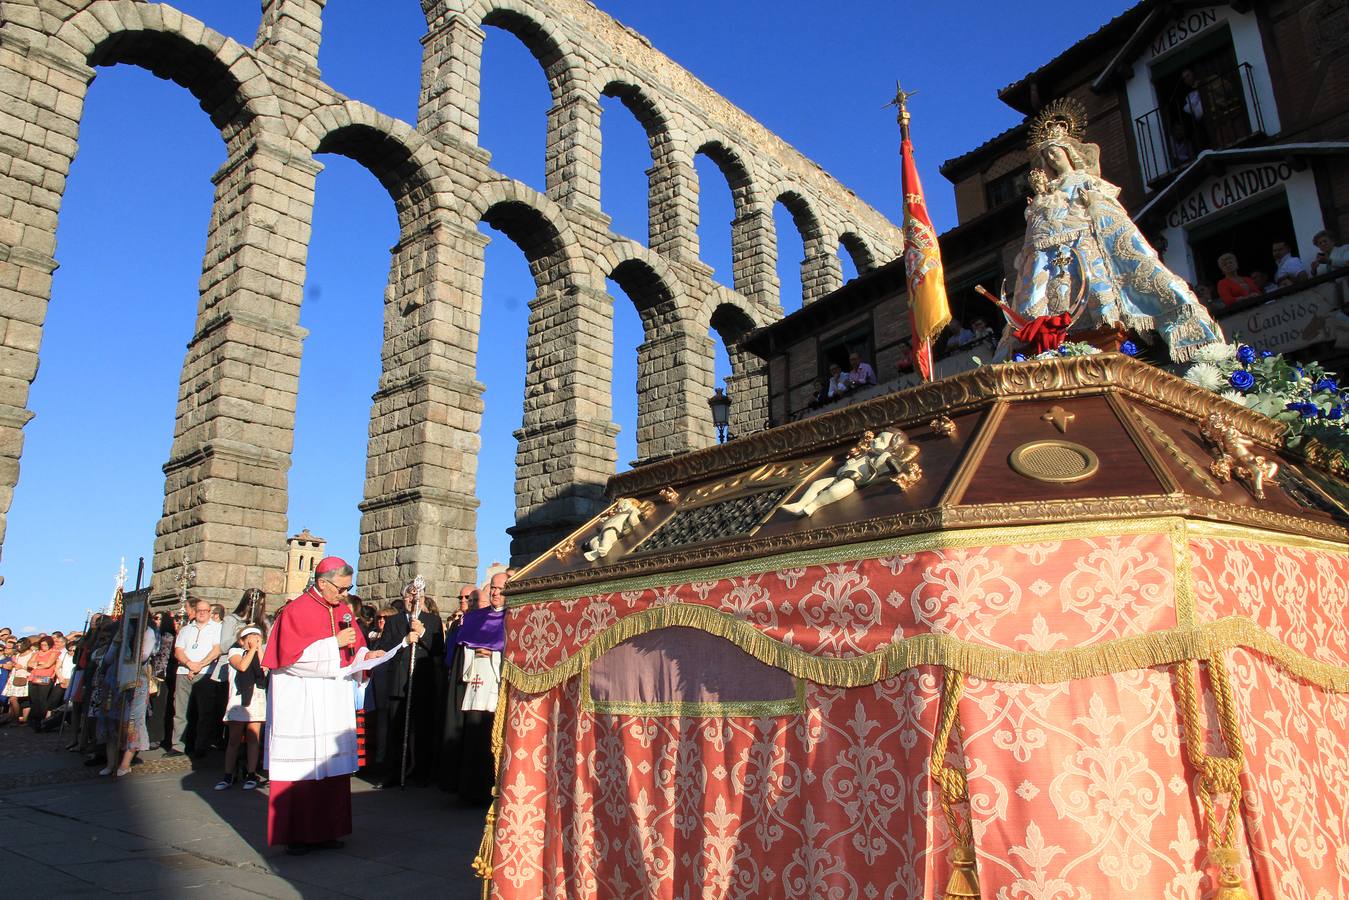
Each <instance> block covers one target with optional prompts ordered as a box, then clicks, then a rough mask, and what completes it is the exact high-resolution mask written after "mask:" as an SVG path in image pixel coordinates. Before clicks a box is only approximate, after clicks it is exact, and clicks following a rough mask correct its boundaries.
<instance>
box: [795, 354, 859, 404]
mask: <svg viewBox="0 0 1349 900" xmlns="http://www.w3.org/2000/svg"><path fill="white" fill-rule="evenodd" d="M871 384H876V370H875V369H873V368H872V367H871V363H869V362H866V361H865V360H864V359H862V354H861V353H858V352H857V351H856V350H854V351H851V352H850V353H849V354H848V369H847V370H844V368H843V367H842V366H841V365H839V364H838V363H830V364H829V375H828V377H825V378H821V379H820V380H819V381H817V382H816V383H815V393H814V394H813V395H812V396H811V398H810V403H809V408H810V409H819V408H821V407H823V406H828V405H829V404H831V403H835V402H837V401H839V400H841V399H843V398H844V397H846V396H847V395H848V394H851V393H855V392H856V391H858V390H861V389H862V388H864V387H866V386H867V385H871Z"/></svg>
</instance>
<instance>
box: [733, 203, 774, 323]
mask: <svg viewBox="0 0 1349 900" xmlns="http://www.w3.org/2000/svg"><path fill="white" fill-rule="evenodd" d="M777 263H778V256H777V246H776V239H775V238H774V231H773V216H772V213H771V211H767V212H766V211H764V210H759V209H751V210H746V211H745V212H742V213H740V214H739V215H738V216H736V217H735V218H734V219H733V220H731V271H732V274H733V276H734V279H735V283H734V287H735V289H736V291H738V292H739V293H740V294H742V295H743V296H745V297H746V298H747V299H749V300H750V301H751V302H753V303H754V304H755V305H756V306H759V307H761V308H763V309H774V308H777V309H780V308H781V302H780V301H779V299H778V295H779V292H780V291H781V284H780V283H779V282H778V269H777Z"/></svg>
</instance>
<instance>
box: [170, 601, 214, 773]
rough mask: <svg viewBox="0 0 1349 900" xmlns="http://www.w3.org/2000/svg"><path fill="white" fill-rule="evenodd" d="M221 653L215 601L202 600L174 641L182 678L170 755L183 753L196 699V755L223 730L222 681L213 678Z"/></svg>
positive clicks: (175, 701)
mask: <svg viewBox="0 0 1349 900" xmlns="http://www.w3.org/2000/svg"><path fill="white" fill-rule="evenodd" d="M219 656H220V623H219V622H212V621H211V604H210V603H208V602H207V601H205V600H198V601H197V602H196V605H195V606H194V607H193V617H192V621H191V622H188V623H187V624H186V625H184V626H183V629H182V631H180V632H178V638H177V640H176V641H175V642H174V645H173V658H174V659H176V660H178V678H177V680H176V681H175V682H174V686H173V737H172V738H171V739H170V745H169V750H168V753H167V754H165V755H167V756H181V755H182V754H183V753H185V752H186V749H185V748H184V747H183V732H184V731H186V730H187V707H188V704H189V703H191V702H193V701H194V700H195V701H196V704H197V735H196V741H195V742H194V743H195V745H196V747H195V750H194V752H193V754H192V755H193V756H197V757H200V756H204V755H206V752H207V751H208V750H210V749H211V742H212V740H213V739H214V738H215V736H216V734H217V733H219V731H220V722H221V714H222V711H221V709H220V706H221V705H222V703H221V701H222V700H223V699H224V698H223V697H219V696H218V695H219V694H220V691H219V690H218V689H219V688H220V687H221V685H220V684H219V683H218V682H217V681H215V680H214V679H213V678H211V672H212V671H213V668H214V665H215V661H216V659H217V658H219Z"/></svg>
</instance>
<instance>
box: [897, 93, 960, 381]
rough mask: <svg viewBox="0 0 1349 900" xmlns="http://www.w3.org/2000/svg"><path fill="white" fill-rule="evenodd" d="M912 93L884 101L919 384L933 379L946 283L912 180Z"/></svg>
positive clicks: (947, 317)
mask: <svg viewBox="0 0 1349 900" xmlns="http://www.w3.org/2000/svg"><path fill="white" fill-rule="evenodd" d="M917 93H918V92H917V91H906V90H904V88H903V87H901V86H900V84H899V82H895V99H894V100H892V101H890V104H889V105H891V106H894V107H895V108H896V110H897V114H896V116H895V120H896V121H897V122H898V123H899V137H900V144H899V156H900V172H901V176H900V183H901V190H902V192H903V195H904V271H905V275H906V276H907V279H908V288H909V293H908V300H909V331H910V338H909V339H910V341H911V342H912V344H913V359H914V368H916V369H917V370H918V373H919V375H920V376H921V377H922V378H923V380H924V381H931V380H932V377H933V374H934V373H933V360H932V339H933V338H934V337H936V336H937V335H939V334H941V331H942V329H943V328H945V327H946V325H947V323H948V322H950V321H951V310H950V304H949V303H948V301H947V298H946V279H945V276H944V275H943V270H942V263H941V247H940V245H939V243H938V241H937V232H936V230H935V229H934V228H933V227H932V218H931V216H929V215H928V211H927V201H926V200H925V199H924V198H923V185H922V183H921V182H920V181H919V179H918V167H917V165H916V164H915V163H914V159H913V143H912V141H911V140H910V138H909V98H910V97H912V96H914V95H915V94H917Z"/></svg>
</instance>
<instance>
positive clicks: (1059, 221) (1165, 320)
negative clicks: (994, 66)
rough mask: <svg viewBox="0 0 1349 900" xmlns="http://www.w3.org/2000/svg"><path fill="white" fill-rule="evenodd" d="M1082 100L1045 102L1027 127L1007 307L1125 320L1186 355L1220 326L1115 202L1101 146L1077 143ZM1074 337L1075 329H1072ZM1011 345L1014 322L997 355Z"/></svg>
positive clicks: (1083, 323)
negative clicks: (1027, 192) (1025, 177)
mask: <svg viewBox="0 0 1349 900" xmlns="http://www.w3.org/2000/svg"><path fill="white" fill-rule="evenodd" d="M1085 126H1086V116H1085V113H1084V111H1083V109H1082V106H1081V104H1079V103H1077V102H1076V101H1073V100H1068V99H1063V100H1057V101H1055V102H1054V103H1051V104H1050V105H1049V106H1048V107H1046V108H1045V110H1044V111H1043V112H1041V113H1040V114H1039V115H1038V116H1037V117H1036V118H1035V120H1034V121H1033V122H1032V123H1031V126H1030V156H1031V163H1032V165H1034V166H1036V167H1037V168H1035V169H1033V170H1032V171H1031V176H1030V181H1031V185H1032V189H1033V190H1034V191H1035V196H1034V197H1033V198H1032V199H1031V200H1030V202H1029V204H1028V205H1027V207H1026V238H1025V242H1024V243H1023V245H1022V247H1021V252H1020V253H1019V254H1018V255H1017V258H1016V263H1015V265H1016V269H1017V274H1016V282H1015V285H1014V289H1013V296H1012V299H1011V303H1010V305H1011V308H1012V309H1013V310H1015V311H1016V312H1017V313H1018V314H1020V315H1021V316H1023V317H1024V318H1026V319H1028V320H1030V319H1034V318H1036V317H1038V316H1053V315H1057V314H1060V313H1071V314H1072V315H1073V323H1072V325H1071V331H1072V332H1081V331H1091V330H1095V329H1098V328H1103V327H1112V326H1115V325H1123V326H1124V327H1126V328H1130V329H1133V330H1134V331H1135V332H1137V334H1138V336H1139V337H1141V338H1143V339H1144V340H1151V339H1152V338H1153V335H1157V336H1160V337H1161V339H1162V340H1163V341H1164V342H1165V343H1166V347H1167V351H1168V353H1169V355H1170V357H1171V359H1172V360H1174V361H1176V362H1188V361H1190V360H1192V359H1193V358H1194V354H1195V352H1196V351H1197V350H1198V349H1199V348H1200V347H1203V346H1205V345H1206V344H1212V343H1222V342H1223V337H1222V332H1221V330H1220V329H1219V328H1218V325H1217V323H1215V322H1214V321H1213V319H1212V317H1211V316H1210V315H1209V313H1208V310H1206V309H1205V308H1204V307H1203V305H1202V304H1200V302H1199V300H1198V299H1197V298H1196V297H1195V295H1194V293H1193V292H1192V291H1191V290H1190V288H1189V287H1188V286H1187V285H1186V283H1185V281H1184V279H1182V278H1180V277H1178V276H1177V275H1175V274H1174V273H1173V272H1171V271H1170V270H1168V269H1167V268H1166V267H1165V266H1164V265H1162V263H1161V260H1159V259H1158V257H1157V253H1156V251H1154V250H1153V249H1152V247H1151V246H1150V245H1149V244H1148V242H1147V241H1146V240H1144V239H1143V235H1142V234H1141V233H1140V232H1139V230H1138V227H1137V226H1136V225H1134V223H1133V221H1132V220H1131V219H1130V218H1129V215H1128V213H1126V212H1125V211H1124V207H1123V206H1121V205H1120V203H1119V200H1118V199H1117V198H1118V197H1119V188H1117V187H1116V186H1115V185H1113V184H1111V183H1109V182H1108V181H1105V180H1103V179H1102V178H1101V170H1100V164H1099V161H1098V160H1099V156H1100V148H1099V147H1098V146H1097V145H1095V144H1088V143H1084V142H1083V141H1082V132H1083V128H1084V127H1085ZM1069 337H1070V339H1071V334H1070V336H1069ZM1018 349H1019V348H1018V347H1016V346H1014V342H1013V340H1012V337H1011V329H1009V330H1008V331H1007V332H1006V333H1005V334H1004V336H1003V340H1002V344H1001V345H1000V346H999V348H998V355H997V359H999V360H1001V359H1004V358H1006V357H1007V356H1009V355H1010V354H1011V353H1012V352H1013V351H1015V350H1018Z"/></svg>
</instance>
